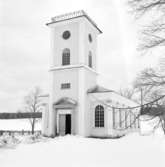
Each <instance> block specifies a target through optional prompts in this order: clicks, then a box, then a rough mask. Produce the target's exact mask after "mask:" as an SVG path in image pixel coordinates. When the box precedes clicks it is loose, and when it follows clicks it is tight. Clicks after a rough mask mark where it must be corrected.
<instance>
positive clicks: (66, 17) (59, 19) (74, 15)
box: [46, 10, 102, 33]
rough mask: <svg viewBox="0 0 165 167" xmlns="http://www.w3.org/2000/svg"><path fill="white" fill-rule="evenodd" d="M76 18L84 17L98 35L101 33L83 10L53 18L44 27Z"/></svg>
mask: <svg viewBox="0 0 165 167" xmlns="http://www.w3.org/2000/svg"><path fill="white" fill-rule="evenodd" d="M78 17H85V18H86V19H87V20H88V21H89V22H90V23H91V24H92V25H93V26H94V27H95V28H96V29H97V30H98V31H99V32H100V33H102V31H101V30H100V29H99V28H98V26H97V25H96V23H95V22H94V21H93V20H92V19H91V18H90V17H89V16H88V15H87V14H86V13H85V12H84V11H83V10H80V11H75V12H72V13H66V14H63V15H59V16H55V17H53V18H52V19H51V20H52V21H51V22H50V23H47V24H46V25H50V24H54V23H58V22H62V21H66V20H71V19H75V18H78Z"/></svg>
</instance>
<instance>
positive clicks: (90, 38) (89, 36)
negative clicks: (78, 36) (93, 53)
mask: <svg viewBox="0 0 165 167" xmlns="http://www.w3.org/2000/svg"><path fill="white" fill-rule="evenodd" d="M88 39H89V42H92V35H91V34H89V35H88Z"/></svg>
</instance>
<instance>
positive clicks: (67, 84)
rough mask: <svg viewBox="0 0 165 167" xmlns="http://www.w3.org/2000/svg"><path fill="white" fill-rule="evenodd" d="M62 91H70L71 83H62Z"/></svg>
mask: <svg viewBox="0 0 165 167" xmlns="http://www.w3.org/2000/svg"><path fill="white" fill-rule="evenodd" d="M61 89H70V83H62V84H61Z"/></svg>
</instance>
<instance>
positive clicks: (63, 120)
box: [57, 110, 71, 136]
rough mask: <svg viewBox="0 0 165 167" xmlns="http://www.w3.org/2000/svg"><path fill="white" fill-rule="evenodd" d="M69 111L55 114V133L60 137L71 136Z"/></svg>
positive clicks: (60, 111)
mask: <svg viewBox="0 0 165 167" xmlns="http://www.w3.org/2000/svg"><path fill="white" fill-rule="evenodd" d="M70 112H71V111H70V110H59V111H58V114H57V133H58V134H59V135H60V136H64V135H66V134H71V113H70Z"/></svg>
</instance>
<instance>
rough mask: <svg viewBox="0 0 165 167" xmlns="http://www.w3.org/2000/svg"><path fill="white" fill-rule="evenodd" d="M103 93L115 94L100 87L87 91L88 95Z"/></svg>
mask: <svg viewBox="0 0 165 167" xmlns="http://www.w3.org/2000/svg"><path fill="white" fill-rule="evenodd" d="M102 92H114V91H113V90H110V89H107V88H104V87H102V86H99V85H96V86H94V87H93V88H90V89H88V91H87V93H102Z"/></svg>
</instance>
